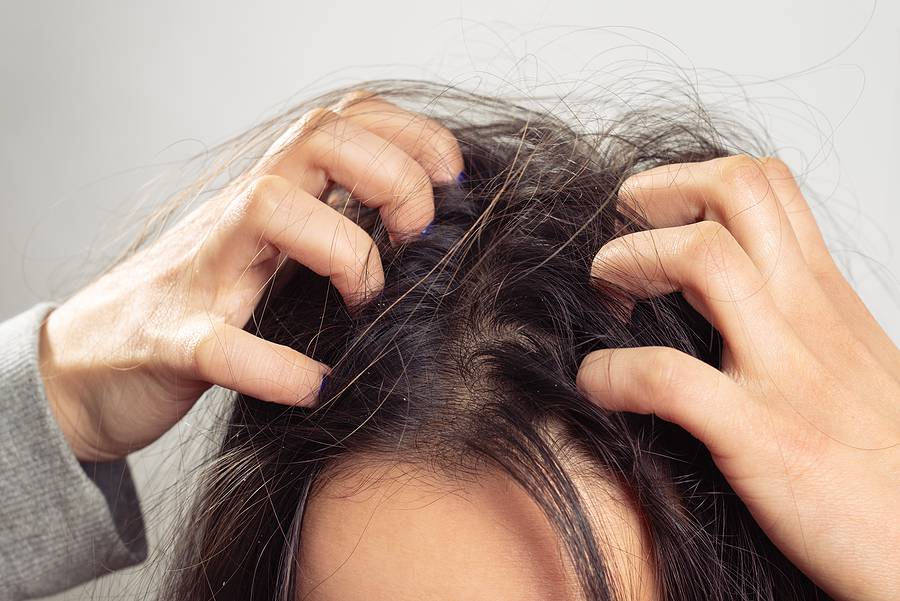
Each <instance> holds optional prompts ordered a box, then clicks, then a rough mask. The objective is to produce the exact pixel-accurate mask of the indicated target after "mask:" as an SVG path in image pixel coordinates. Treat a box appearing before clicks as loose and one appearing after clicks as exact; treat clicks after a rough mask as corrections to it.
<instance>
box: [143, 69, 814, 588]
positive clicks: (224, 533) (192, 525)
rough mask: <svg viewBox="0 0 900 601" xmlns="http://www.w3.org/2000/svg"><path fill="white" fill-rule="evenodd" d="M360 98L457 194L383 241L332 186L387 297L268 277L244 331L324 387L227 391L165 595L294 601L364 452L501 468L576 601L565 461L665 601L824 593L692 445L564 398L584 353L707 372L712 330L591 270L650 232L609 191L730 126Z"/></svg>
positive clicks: (672, 431) (575, 516)
mask: <svg viewBox="0 0 900 601" xmlns="http://www.w3.org/2000/svg"><path fill="white" fill-rule="evenodd" d="M367 89H369V90H371V91H372V92H373V93H375V94H378V95H380V96H382V97H385V98H387V99H390V100H394V101H397V102H414V101H416V100H419V101H422V100H424V101H425V103H426V108H427V109H428V110H429V111H430V112H432V117H433V118H438V119H440V120H441V122H442V123H444V124H445V125H446V126H447V127H449V128H450V129H451V130H452V131H453V133H454V134H455V135H456V137H457V139H458V141H459V144H460V147H461V150H462V153H463V157H464V160H465V169H466V171H465V173H466V178H465V179H464V180H463V181H462V182H461V183H459V184H451V185H447V186H442V187H439V188H437V189H435V204H436V216H435V220H434V222H433V227H432V231H431V232H430V234H429V235H428V236H426V237H424V238H422V239H419V240H415V241H412V242H409V243H406V244H402V245H400V246H398V247H396V248H392V247H391V246H390V244H389V243H388V238H387V234H386V232H385V231H384V229H383V227H382V226H381V225H380V222H379V221H378V219H377V213H375V212H374V211H372V210H370V209H367V208H366V207H364V206H362V205H361V204H359V203H358V202H356V200H355V199H353V198H352V196H351V195H349V194H341V191H340V190H336V191H333V192H332V202H338V203H340V205H341V207H342V209H343V210H344V211H345V213H346V214H348V215H351V216H353V217H354V219H355V220H356V221H357V222H358V223H360V225H362V226H363V227H364V228H365V229H366V230H367V231H368V232H369V233H370V234H371V235H372V236H373V238H374V239H375V241H376V243H377V245H378V248H379V250H380V252H381V256H382V262H383V265H384V269H385V287H384V289H383V291H382V292H381V293H380V294H379V295H378V296H377V297H376V298H374V299H373V300H372V301H371V302H369V303H368V304H366V305H365V306H363V307H360V308H355V309H353V310H352V311H350V310H348V308H347V307H346V306H345V305H344V304H343V302H342V301H341V298H340V295H339V294H337V293H336V291H335V290H334V289H333V288H332V287H331V286H330V285H329V283H328V281H327V280H326V279H324V278H322V277H320V276H318V275H316V274H315V273H312V272H311V271H309V270H307V269H304V268H297V269H295V270H293V271H291V272H290V273H289V274H287V273H286V274H284V275H282V276H281V281H278V282H276V283H275V284H274V285H273V287H272V290H271V291H270V294H269V295H268V296H267V298H266V301H265V302H264V303H263V304H262V305H261V307H260V308H259V309H258V311H257V314H256V315H255V317H254V320H253V321H252V323H251V325H249V326H248V328H250V329H252V331H254V332H256V333H258V334H259V335H260V336H263V337H265V338H266V339H269V340H273V341H276V342H279V343H281V344H286V345H289V346H291V347H293V348H295V349H297V350H299V351H301V352H303V353H306V354H308V355H310V356H312V357H314V358H316V359H317V360H320V361H322V362H324V363H326V364H328V365H330V366H331V367H332V372H331V374H330V376H329V378H328V380H327V383H326V385H325V386H324V388H323V390H322V391H321V393H320V401H319V404H318V405H317V406H316V407H314V408H300V407H297V408H286V407H284V406H279V405H272V404H269V403H265V402H261V401H259V400H257V399H253V398H247V397H241V396H239V397H236V398H235V400H234V408H233V412H232V413H231V417H230V420H229V422H228V425H227V431H226V432H225V434H224V438H223V440H222V443H221V447H220V449H219V451H218V454H217V456H216V457H215V458H214V459H213V460H212V461H211V462H210V463H209V464H208V465H207V466H206V468H205V471H204V473H203V476H202V479H201V483H200V488H199V490H198V496H197V498H196V501H195V505H194V508H193V510H192V511H191V514H190V515H189V516H188V519H189V527H187V528H184V529H183V530H182V531H181V534H180V538H179V539H178V540H177V541H176V544H175V547H174V554H173V556H172V560H171V566H170V572H169V574H168V576H167V579H166V582H165V583H164V586H163V588H162V593H161V597H162V598H163V599H196V600H200V599H217V600H229V599H235V600H237V599H241V600H247V599H266V600H271V599H279V600H285V601H286V600H288V599H291V600H293V599H296V598H298V590H297V589H298V574H297V570H298V566H299V561H298V557H297V553H298V550H299V548H300V541H301V540H302V537H303V515H304V509H305V507H306V505H307V502H308V500H309V499H310V497H311V495H314V494H315V492H316V490H317V488H318V487H319V486H321V484H322V483H323V482H324V481H325V480H326V479H327V478H329V477H334V468H335V466H337V465H339V463H340V462H341V461H344V460H346V459H347V458H351V457H363V456H367V457H368V456H381V457H384V458H387V459H389V460H391V459H393V460H401V461H404V462H418V463H421V464H423V465H427V466H430V467H431V468H433V469H440V470H445V471H448V472H450V473H455V474H468V473H474V472H476V471H478V470H480V469H483V468H485V467H489V468H493V469H500V470H502V471H503V472H505V473H506V474H508V475H509V476H510V477H511V478H512V479H513V480H514V481H515V482H516V483H518V485H520V486H521V487H522V488H523V489H524V490H525V491H526V492H527V493H528V494H529V495H530V496H531V497H532V498H533V499H534V501H535V502H536V504H537V505H538V506H539V507H540V508H541V509H542V511H543V512H544V514H545V515H546V517H547V519H548V521H549V523H550V524H552V526H553V527H554V528H555V530H556V531H557V533H558V535H559V538H560V540H561V541H562V545H563V547H564V548H565V550H566V551H567V553H568V557H569V560H570V561H571V565H572V566H573V569H574V572H575V574H576V575H577V578H578V584H579V585H580V588H581V590H582V593H583V596H584V598H585V599H589V600H592V601H593V600H606V599H619V598H621V591H620V590H619V588H618V587H617V585H616V582H615V577H614V575H613V574H611V573H610V569H609V567H608V561H607V560H605V558H604V556H603V553H602V552H601V546H600V545H599V544H598V540H599V539H600V538H601V536H600V533H598V532H596V531H595V530H596V525H595V524H592V523H591V521H590V520H589V519H588V513H587V510H586V508H585V500H584V499H583V498H581V496H580V493H579V490H578V488H577V487H576V486H575V483H574V479H573V473H572V463H571V461H568V460H566V457H571V456H575V457H578V469H579V470H585V469H586V470H588V471H589V472H591V473H593V474H594V475H595V477H597V478H605V479H608V480H611V481H614V482H616V483H617V484H618V485H620V486H622V487H623V488H624V489H625V490H626V491H627V493H628V494H629V495H630V497H631V498H632V499H633V501H634V503H635V505H636V507H637V508H638V510H639V513H640V516H641V519H642V521H643V523H644V525H645V527H646V530H647V533H648V536H649V540H650V543H651V551H652V561H653V566H654V570H655V572H656V580H657V582H658V586H659V589H660V591H661V594H662V598H664V599H669V600H676V599H677V600H693V599H696V600H698V601H700V600H702V601H709V600H725V599H741V600H750V599H754V600H756V599H759V600H764V599H785V600H794V599H796V600H799V599H822V598H825V595H824V594H823V593H821V592H820V591H818V589H816V588H815V586H814V585H813V584H812V583H811V582H810V581H809V580H808V579H806V578H805V577H804V576H803V575H802V574H801V573H800V572H799V571H798V570H797V569H796V568H795V567H794V566H793V565H792V564H791V563H789V562H788V561H787V560H786V559H785V558H784V557H783V556H782V555H781V554H780V553H779V552H778V551H777V550H776V549H775V548H774V546H773V545H772V544H771V543H770V542H769V541H768V539H767V538H766V537H765V536H764V535H763V533H762V532H761V530H760V529H759V527H758V526H757V525H756V524H755V523H754V521H753V520H752V518H751V516H750V515H749V513H748V512H747V510H746V508H745V507H744V505H743V504H742V503H741V501H740V500H739V499H738V497H737V496H736V495H735V494H734V492H733V491H732V490H731V489H730V488H729V486H728V484H727V483H726V482H725V480H724V478H723V477H722V475H721V474H720V473H719V471H718V470H717V469H716V467H715V466H714V464H713V462H712V461H711V458H710V456H709V454H708V452H707V451H706V450H705V449H704V447H703V446H702V445H700V444H699V443H698V442H697V441H696V440H694V439H693V438H692V437H691V436H689V435H688V434H686V433H685V432H684V431H683V430H681V429H679V428H678V427H676V426H673V425H671V424H668V423H665V422H662V421H659V420H657V419H655V418H654V417H652V416H637V415H631V414H615V413H609V412H606V411H603V410H601V409H599V408H598V407H597V406H595V405H594V404H592V403H590V402H588V401H587V400H586V399H585V398H584V397H583V396H582V395H581V394H580V393H579V392H578V390H577V389H576V387H575V375H576V372H577V369H578V366H579V363H580V361H581V360H582V359H583V358H584V357H585V355H587V354H588V353H589V352H591V351H593V350H596V349H600V348H616V347H634V346H656V345H665V346H670V347H674V348H676V349H679V350H681V351H684V352H686V353H689V354H691V355H694V356H696V357H699V358H701V359H703V360H704V361H706V362H708V363H710V364H713V365H718V363H719V360H720V353H721V343H720V339H719V337H718V335H717V333H716V332H715V331H714V330H713V328H711V327H710V325H709V324H707V323H706V322H705V321H704V320H703V319H702V318H700V317H699V316H698V315H697V314H696V313H695V312H694V311H693V310H692V309H690V308H689V307H688V306H687V304H686V303H685V302H684V301H683V300H682V299H681V298H680V296H678V295H670V296H667V297H662V298H658V299H654V300H651V301H646V302H638V303H637V304H635V305H634V309H633V311H632V310H631V307H632V305H633V303H632V301H631V299H629V298H627V297H625V296H624V295H623V294H621V293H620V291H618V290H616V289H614V288H612V287H610V286H609V285H605V284H604V283H602V282H597V281H593V282H592V281H591V279H590V267H591V262H592V259H593V256H594V254H595V253H596V252H597V250H598V249H599V248H600V247H601V246H602V245H603V244H604V243H606V242H608V241H609V240H611V239H613V238H615V237H617V236H620V235H622V234H625V233H629V232H633V231H637V230H640V229H645V228H646V223H645V222H644V221H643V220H642V219H641V217H640V215H637V214H634V213H632V212H630V211H629V210H627V209H626V208H625V207H624V206H622V205H621V204H619V203H618V202H617V192H618V188H619V186H620V185H621V183H622V182H623V180H624V179H625V178H627V177H628V176H629V175H631V174H633V173H635V172H637V171H640V170H643V169H646V168H649V167H653V166H657V165H662V164H668V163H680V162H690V161H702V160H708V159H712V158H715V157H719V156H724V155H727V154H730V153H732V152H734V150H735V149H736V148H740V147H736V146H730V144H740V143H741V142H740V138H741V135H742V134H740V132H737V133H735V132H728V135H726V133H725V132H723V130H722V128H718V129H717V128H716V127H714V126H713V125H712V121H711V120H710V119H708V118H707V116H706V115H705V114H703V113H701V112H697V111H698V109H694V111H695V112H693V113H692V112H690V111H685V112H681V113H678V114H673V112H672V111H671V110H657V109H656V108H655V107H647V108H645V109H642V110H636V111H632V112H629V113H627V114H625V115H621V114H620V115H618V116H617V118H616V120H615V121H609V122H605V121H602V120H600V121H597V122H592V123H591V124H590V125H585V124H573V123H572V122H571V120H564V119H562V118H558V117H555V116H553V115H552V114H550V113H549V112H548V111H545V110H542V109H532V108H527V107H526V106H525V104H524V103H520V104H517V103H516V102H514V101H510V100H503V99H496V98H490V97H485V96H478V95H475V94H467V93H464V92H460V91H452V90H446V89H443V88H440V87H438V86H430V85H427V84H422V83H411V82H406V83H402V82H401V83H398V82H384V83H378V82H376V83H371V84H368V85H367ZM335 97H337V96H335ZM357 98H361V97H360V96H357ZM331 99H332V98H331V97H329V98H327V99H325V100H326V101H330V100H331ZM321 101H322V100H321V99H320V102H321ZM420 110H421V109H420ZM743 148H744V149H746V150H750V151H754V150H756V149H755V148H752V147H748V146H745V147H743ZM335 199H337V200H335ZM359 586H360V587H365V582H360V583H359Z"/></svg>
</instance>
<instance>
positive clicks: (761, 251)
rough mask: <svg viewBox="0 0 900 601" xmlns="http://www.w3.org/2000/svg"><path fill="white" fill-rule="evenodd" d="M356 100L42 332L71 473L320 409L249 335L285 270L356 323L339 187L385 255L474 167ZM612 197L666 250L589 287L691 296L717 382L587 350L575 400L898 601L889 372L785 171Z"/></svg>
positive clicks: (899, 389) (365, 258) (633, 241)
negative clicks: (71, 457) (683, 461)
mask: <svg viewBox="0 0 900 601" xmlns="http://www.w3.org/2000/svg"><path fill="white" fill-rule="evenodd" d="M359 99H360V97H359V96H357V97H352V98H349V99H346V101H345V102H342V103H340V104H339V105H338V106H336V107H330V108H323V109H318V110H315V111H312V112H310V113H309V114H307V115H306V116H304V118H303V119H301V120H300V121H299V122H298V123H297V124H296V125H295V126H294V127H292V128H291V129H290V130H289V131H287V132H285V134H284V136H282V138H281V139H279V141H278V142H276V144H275V145H274V147H273V148H272V149H271V150H270V151H269V153H267V155H266V156H265V157H264V158H263V159H262V160H261V161H260V163H259V164H258V165H256V166H255V167H254V168H253V169H252V171H251V173H250V176H249V177H248V178H246V179H242V180H241V181H239V182H236V183H235V184H233V185H232V186H229V187H228V188H226V189H225V190H224V191H223V192H222V193H221V194H220V195H219V196H217V197H216V198H214V199H212V200H211V201H209V202H207V203H205V204H204V205H202V206H200V207H199V208H198V209H196V210H195V211H194V212H193V213H192V214H190V215H189V216H188V217H187V218H186V219H185V220H184V221H182V222H181V223H179V224H177V225H176V226H175V227H174V228H173V229H171V230H170V231H168V232H167V233H166V234H165V235H164V236H163V237H162V238H161V239H160V240H158V241H157V242H155V243H154V244H152V245H151V246H148V247H147V248H146V249H144V250H143V251H142V252H140V253H139V254H137V255H135V256H133V257H132V258H131V259H129V260H128V261H125V262H124V263H122V264H120V265H118V266H117V267H116V268H115V269H114V270H112V271H111V272H109V273H107V274H106V275H104V276H103V277H102V278H100V279H99V280H98V281H96V282H95V283H93V284H91V285H90V286H88V287H87V288H85V289H84V290H82V291H81V292H79V293H78V294H76V295H75V296H74V297H73V298H71V299H70V300H69V301H67V302H66V303H64V304H63V305H62V306H60V307H59V308H58V309H56V310H55V311H54V312H53V313H51V314H50V316H49V319H48V320H47V322H46V324H45V325H44V328H43V329H42V335H41V345H40V352H41V373H42V376H43V379H44V383H45V387H46V390H47V394H48V398H49V400H50V404H51V407H52V409H53V411H54V414H55V416H56V418H57V420H58V421H59V424H60V427H61V429H62V431H63V433H64V435H65V436H66V439H67V440H68V441H69V443H70V445H71V446H72V449H73V451H74V452H75V454H76V456H78V457H79V458H80V459H83V460H95V461H96V460H101V461H103V460H113V459H117V458H121V457H124V456H125V455H126V454H128V453H130V452H132V451H134V450H137V449H139V448H141V447H143V446H146V445H147V444H149V443H151V442H152V441H154V440H156V439H157V438H158V437H159V436H161V435H162V434H163V433H164V432H165V431H167V430H168V429H169V428H171V427H172V426H173V425H174V424H175V423H176V422H177V421H178V420H179V419H180V418H181V417H182V416H183V415H184V414H185V413H186V412H187V411H188V409H189V408H190V407H191V406H192V405H193V403H194V402H195V401H196V400H197V399H198V398H199V396H200V395H201V394H202V393H203V392H204V391H205V390H206V389H207V388H208V387H209V386H210V385H220V386H224V387H227V388H231V389H234V390H238V391H240V392H243V393H246V394H250V395H253V396H256V397H259V398H262V399H265V400H269V401H272V402H276V403H285V404H298V403H299V404H304V403H309V402H310V401H311V399H313V398H314V397H315V392H316V391H317V390H318V387H319V382H320V380H321V377H322V375H323V374H324V373H325V372H326V371H327V366H324V365H322V364H320V363H318V362H316V361H314V360H312V359H311V358H309V357H306V356H304V355H302V354H300V353H297V352H296V351H293V350H291V349H288V348H286V347H283V346H279V345H275V344H272V343H269V342H267V341H263V340H261V339H259V338H257V337H255V336H253V335H252V334H250V333H247V332H244V331H243V330H242V329H241V328H242V326H243V325H244V324H245V323H246V322H247V320H248V319H249V318H250V316H251V314H252V311H253V308H254V307H255V305H256V304H257V302H259V301H260V298H261V295H262V292H263V290H264V289H265V287H266V285H267V283H268V282H269V281H270V279H271V277H272V275H273V273H274V272H275V270H276V269H277V267H278V266H279V265H280V264H281V263H282V262H283V261H284V260H285V258H291V259H293V260H295V261H297V262H299V263H301V264H304V265H307V266H308V267H310V268H311V269H313V270H314V271H316V272H317V273H320V274H322V275H325V276H328V277H330V278H331V281H332V283H333V284H334V285H335V287H336V288H337V289H338V290H339V291H340V292H341V294H342V295H343V296H344V298H345V299H346V301H347V302H348V304H350V305H351V306H352V305H355V304H357V303H361V302H364V301H365V299H366V298H368V296H369V295H370V294H371V293H372V292H377V291H378V290H380V288H381V286H382V285H383V281H384V277H383V271H382V268H381V262H380V258H379V256H378V253H377V250H375V249H374V247H373V242H372V240H371V238H370V237H369V236H368V234H366V233H365V232H364V231H363V230H362V229H360V228H359V227H358V226H357V225H355V224H354V223H352V221H350V220H349V219H347V218H345V217H344V216H342V215H340V214H339V213H338V212H337V211H335V210H334V209H333V208H331V207H330V206H329V205H327V204H326V203H324V202H321V201H320V200H319V196H320V195H322V193H323V192H324V190H325V189H326V186H327V184H328V182H329V181H335V182H337V183H339V184H341V185H342V186H343V187H344V188H347V189H352V190H353V191H354V194H355V195H356V196H357V197H359V198H360V199H361V200H362V201H363V202H365V203H366V204H369V205H371V206H374V207H379V209H380V212H381V217H382V221H383V222H384V224H385V226H386V227H387V229H388V230H389V232H390V235H391V239H392V241H393V242H395V243H396V242H400V241H402V240H403V239H404V238H405V237H407V236H414V235H418V233H419V232H421V231H422V229H423V228H425V226H426V225H428V223H430V221H431V219H432V218H433V216H434V201H433V194H432V188H431V186H432V184H434V183H436V182H446V181H450V180H451V179H453V178H454V177H455V176H456V175H457V174H458V173H459V172H460V171H461V169H462V167H463V164H462V158H461V155H460V153H459V148H458V146H457V144H456V142H455V140H454V139H453V137H452V135H451V134H450V133H449V132H448V131H447V130H446V129H444V128H443V127H441V126H440V125H438V124H437V123H434V122H433V121H430V120H428V119H426V118H424V117H422V116H420V115H414V114H411V113H408V112H405V111H402V110H401V109H398V108H397V107H394V106H392V105H390V104H388V103H386V102H385V101H383V100H379V99H376V98H369V99H368V100H365V101H364V102H361V103H355V102H356V101H358V100H359ZM621 200H622V201H623V202H626V203H631V204H633V205H634V206H635V207H637V208H639V209H640V210H641V211H643V212H644V213H645V214H646V216H647V218H648V219H649V221H650V223H651V224H652V225H653V227H654V228H656V229H652V230H650V231H647V232H641V233H638V234H631V235H627V236H624V237H621V238H618V239H616V240H614V241H612V242H610V243H609V244H607V245H606V246H604V247H603V248H602V249H599V251H598V253H597V256H596V259H595V261H594V264H593V270H592V276H593V277H595V278H598V279H604V280H608V281H610V282H613V283H615V284H618V285H620V286H622V287H623V288H625V289H627V290H630V291H631V292H633V293H634V294H635V295H637V296H639V297H650V296H655V295H659V294H664V293H667V292H671V291H675V290H678V291H681V292H682V293H683V294H684V296H685V297H686V299H687V300H688V301H689V302H690V303H691V304H692V305H693V306H695V307H696V308H697V309H698V310H699V311H700V312H701V313H702V314H703V315H704V316H705V317H706V318H707V319H708V320H709V321H710V322H711V323H713V324H714V325H715V326H716V327H717V328H718V329H719V331H720V332H721V333H722V334H723V337H724V339H725V343H726V349H725V355H724V361H723V365H722V369H721V370H716V369H714V368H712V367H710V366H707V365H705V364H703V363H700V362H699V361H697V360H695V359H692V358H690V357H688V356H686V355H683V354H680V353H679V352H677V351H674V350H672V349H666V348H637V349H617V350H613V351H610V350H604V351H596V352H594V353H591V354H590V355H588V356H587V357H586V358H585V360H584V361H583V363H582V365H581V366H580V369H579V372H578V379H577V383H578V386H579V388H580V389H581V390H582V391H583V393H584V394H585V395H586V396H588V397H589V398H591V399H593V400H594V401H595V402H597V403H598V404H599V405H601V406H603V407H605V408H608V409H610V410H614V411H631V412H638V413H654V414H657V415H659V416H660V417H662V418H663V419H667V420H670V421H672V422H675V423H677V424H679V425H681V426H682V427H684V428H685V429H687V430H688V431H690V432H691V433H692V434H693V435H694V436H696V437H697V438H698V439H699V440H701V441H703V442H704V443H705V444H706V445H707V446H708V447H709V449H710V450H711V452H712V453H713V456H714V458H715V460H716V463H717V465H718V466H719V468H720V469H721V471H722V473H723V474H724V475H725V477H726V478H727V479H728V481H729V482H730V483H731V485H732V486H733V488H734V489H735V491H736V492H737V493H738V494H739V495H740V496H741V498H742V499H743V501H744V502H745V503H746V505H747V506H748V508H749V509H750V511H751V512H752V513H753V515H754V517H755V518H756V520H757V521H758V522H759V523H760V525H761V526H762V528H763V529H764V530H765V532H766V533H767V534H768V535H769V537H770V538H771V539H772V541H773V542H774V543H775V544H776V545H777V546H778V547H779V548H780V549H781V550H782V551H783V552H784V553H785V554H786V555H787V557H789V558H790V559H791V560H792V561H793V562H794V563H796V564H797V566H798V567H799V568H800V569H802V570H803V571H804V572H805V573H806V574H807V575H808V576H809V577H810V578H811V579H812V580H813V581H815V582H816V583H817V584H819V585H820V586H821V587H822V588H824V589H825V590H826V591H828V592H829V594H831V595H832V596H834V597H835V598H838V599H846V600H869V599H872V600H878V601H883V600H884V599H896V598H900V570H898V568H897V566H900V545H898V544H897V542H898V541H900V522H898V520H896V519H892V518H893V516H895V515H896V508H897V507H898V506H900V484H898V483H900V402H898V399H900V351H898V349H897V347H896V346H895V345H894V344H893V343H892V341H891V340H890V339H889V337H888V336H887V335H886V334H885V332H884V331H883V330H882V329H881V328H880V327H879V325H878V323H877V322H876V321H875V319H874V318H873V317H872V316H871V314H869V312H868V311H867V310H866V308H865V306H864V305H863V303H862V301H861V300H860V299H859V297H858V296H857V295H856V293H855V292H854V291H853V289H852V288H851V286H850V285H849V283H848V282H847V281H846V280H845V279H844V277H843V275H842V274H841V273H840V271H839V270H838V268H837V267H836V265H835V263H834V261H833V260H832V258H831V256H830V254H829V253H828V250H827V248H826V246H825V244H824V241H823V239H822V236H821V234H820V232H819V229H818V227H817V225H816V223H815V220H814V219H813V217H812V213H811V211H810V209H809V207H808V205H807V203H806V201H805V199H804V198H803V195H802V193H801V192H800V190H799V188H798V187H797V184H796V182H795V181H794V178H793V177H792V175H791V173H790V171H789V170H788V168H787V167H786V166H785V165H784V164H783V163H781V162H780V161H778V160H776V159H754V158H750V157H746V156H738V157H729V158H726V159H717V160H714V161H709V162H704V163H693V164H685V165H669V166H665V167H660V168H657V169H653V170H650V171H647V172H644V173H641V174H638V175H636V176H634V177H632V178H631V179H629V180H628V181H627V182H625V184H624V185H623V186H622V193H621ZM348 511H349V509H348ZM523 544H529V543H527V542H523ZM442 551H444V552H445V553H450V552H451V550H450V549H442Z"/></svg>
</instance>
